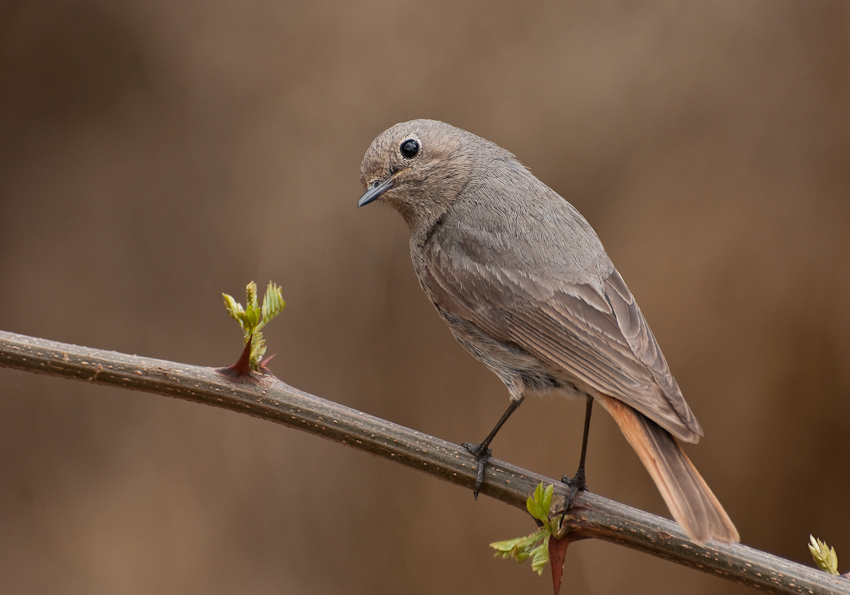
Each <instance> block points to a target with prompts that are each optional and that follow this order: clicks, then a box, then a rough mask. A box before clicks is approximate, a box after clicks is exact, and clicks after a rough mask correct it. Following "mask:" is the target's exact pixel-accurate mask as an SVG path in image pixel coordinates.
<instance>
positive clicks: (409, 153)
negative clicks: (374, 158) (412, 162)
mask: <svg viewBox="0 0 850 595" xmlns="http://www.w3.org/2000/svg"><path fill="white" fill-rule="evenodd" d="M399 149H400V150H401V154H402V155H403V156H404V158H405V159H413V158H414V157H416V156H417V155H418V154H419V141H417V140H416V139H413V138H409V139H407V140H406V141H404V142H403V143H401V147H399Z"/></svg>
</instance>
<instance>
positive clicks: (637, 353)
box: [358, 120, 738, 542]
mask: <svg viewBox="0 0 850 595" xmlns="http://www.w3.org/2000/svg"><path fill="white" fill-rule="evenodd" d="M360 181H361V182H362V183H363V185H364V187H365V188H366V192H365V193H364V194H363V196H362V197H361V198H360V200H359V202H358V206H363V205H366V204H368V203H370V202H373V201H375V200H381V201H384V202H387V203H389V204H390V205H392V206H393V207H394V208H395V209H396V210H397V211H398V212H399V213H400V214H401V216H402V217H403V218H404V220H405V222H406V223H407V225H408V227H409V228H410V254H411V258H412V259H413V268H414V270H415V271H416V276H417V277H418V278H419V283H420V285H421V286H422V289H423V290H424V291H425V294H426V295H427V296H428V298H429V299H430V300H431V302H432V303H433V304H434V307H436V308H437V312H439V313H440V316H442V318H443V320H445V322H446V324H448V326H449V329H451V332H452V334H453V335H454V337H455V339H457V341H458V342H459V343H460V344H461V345H462V346H463V347H464V348H465V349H466V350H467V351H469V352H470V353H471V354H472V355H473V356H474V357H475V358H477V359H478V360H479V361H481V362H482V363H483V364H484V365H486V366H487V367H488V368H490V370H492V371H493V372H494V373H495V374H496V375H497V376H498V377H499V378H500V379H501V380H502V382H504V383H505V386H506V387H507V389H508V392H509V393H510V399H511V401H510V406H509V407H508V409H507V411H506V412H505V414H504V415H503V416H502V418H501V419H500V420H499V422H498V423H497V424H496V427H495V428H494V429H493V431H492V432H491V433H490V434H489V435H488V436H487V437H486V438H485V439H484V441H482V442H481V443H480V444H476V445H466V446H467V448H468V449H469V450H470V451H471V452H472V453H473V454H474V455H475V456H476V457H477V458H478V461H479V470H478V471H479V474H478V480H477V483H476V493H477V489H478V487H480V485H481V482H482V481H483V477H484V467H485V464H486V460H487V458H488V457H489V455H490V450H489V444H490V441H491V440H492V439H493V437H494V436H495V435H496V433H497V432H498V430H499V428H501V426H502V424H504V423H505V421H506V420H507V419H508V417H510V415H511V414H512V413H513V412H514V411H515V410H516V409H517V407H518V406H519V404H520V403H521V402H522V400H523V398H524V397H525V396H526V395H527V394H529V393H540V392H547V393H552V392H554V393H560V394H564V395H567V396H579V397H581V398H586V399H587V410H586V417H585V435H584V440H583V444H582V454H581V462H580V464H579V471H578V472H577V473H576V476H575V477H574V478H573V480H567V479H566V478H565V481H567V482H569V483H570V485H571V493H570V496H569V497H568V498H567V502H566V505H565V510H566V507H569V505H570V503H571V501H572V497H573V496H574V495H575V493H576V491H577V490H578V489H583V488H584V455H585V450H586V448H587V433H588V427H589V422H590V413H591V406H592V404H593V401H594V400H597V401H599V403H600V404H601V405H602V406H603V407H604V408H605V409H606V410H607V411H608V412H609V413H610V414H611V415H612V416H613V417H614V419H615V420H616V422H617V424H618V425H619V427H620V429H621V430H622V432H623V434H624V435H625V437H626V439H627V440H628V442H629V443H630V444H631V446H632V448H634V450H635V451H636V452H637V454H638V456H639V457H640V460H641V462H642V463H643V464H644V466H645V467H646V468H647V470H648V471H649V474H650V475H651V476H652V479H653V480H654V482H655V484H656V486H657V487H658V489H659V491H660V492H661V495H662V497H663V498H664V501H665V502H666V503H667V506H668V507H669V509H670V511H671V513H672V514H673V518H675V519H676V521H677V522H678V523H679V524H680V525H681V526H682V527H683V528H684V530H685V532H686V533H687V534H688V535H689V536H690V537H691V538H692V539H693V540H695V541H698V542H706V541H708V540H709V539H716V540H718V541H724V542H737V541H738V532H737V530H736V529H735V526H734V525H733V524H732V521H731V520H730V519H729V517H728V516H727V514H726V512H725V511H724V510H723V507H722V506H721V505H720V503H719V502H718V501H717V498H716V497H715V496H714V494H713V493H712V492H711V490H710V489H709V487H708V486H707V485H706V483H705V481H704V480H703V479H702V477H701V476H700V475H699V473H698V472H697V470H696V468H695V467H694V466H693V464H692V463H691V461H690V460H689V459H688V457H687V455H686V454H685V453H684V451H683V450H682V448H681V447H680V446H679V443H678V442H677V440H682V441H685V442H693V443H695V442H697V441H698V440H699V438H700V436H702V428H701V427H700V425H699V423H698V422H697V420H696V418H695V417H694V414H693V413H692V412H691V410H690V408H689V407H688V405H687V403H685V400H684V398H683V397H682V392H681V390H680V389H679V386H678V384H677V383H676V381H675V379H674V378H673V376H672V375H671V374H670V370H669V368H668V367H667V361H666V360H665V359H664V355H662V353H661V350H660V348H659V347H658V343H657V342H656V340H655V337H654V336H653V335H652V331H651V330H650V329H649V326H648V325H647V323H646V320H645V319H644V317H643V314H641V311H640V308H638V305H637V303H636V302H635V299H634V297H632V294H631V292H630V291H629V289H628V287H626V284H625V283H624V282H623V278H622V277H621V276H620V273H618V272H617V269H615V268H614V265H613V264H612V262H611V260H610V259H609V258H608V255H607V254H606V252H605V249H604V248H603V247H602V243H601V242H600V241H599V238H598V237H597V235H596V233H595V232H594V231H593V229H592V228H591V227H590V224H589V223H588V222H587V221H586V220H585V219H584V217H582V216H581V214H580V213H579V212H578V211H577V210H576V209H575V208H574V207H573V206H572V205H571V204H570V203H568V202H567V201H566V200H564V199H563V198H562V197H561V196H559V195H558V194H557V193H556V192H554V191H553V190H552V189H550V188H549V187H548V186H546V185H545V184H543V182H541V181H540V180H538V179H537V178H536V177H535V176H534V175H532V173H531V172H530V171H529V170H528V169H527V168H526V167H525V166H523V165H522V164H521V163H520V162H519V161H517V159H516V158H515V157H514V155H512V154H511V153H509V152H508V151H506V150H504V149H502V148H501V147H499V146H497V145H495V144H493V143H491V142H489V141H487V140H485V139H483V138H480V137H478V136H475V135H474V134H471V133H469V132H466V131H465V130H461V129H459V128H455V127H453V126H449V125H448V124H445V123H443V122H437V121H433V120H413V121H410V122H404V123H401V124H396V125H395V126H393V127H392V128H390V129H388V130H386V131H385V132H384V133H382V134H381V135H380V136H378V137H377V138H376V139H375V140H374V141H373V142H372V145H371V146H370V147H369V149H368V150H367V151H366V155H365V157H364V158H363V164H362V165H361V167H360Z"/></svg>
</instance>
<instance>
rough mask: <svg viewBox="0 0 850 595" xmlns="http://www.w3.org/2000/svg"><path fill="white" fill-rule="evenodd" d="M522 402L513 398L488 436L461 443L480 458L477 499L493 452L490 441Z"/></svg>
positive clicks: (474, 493)
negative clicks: (473, 442) (475, 442)
mask: <svg viewBox="0 0 850 595" xmlns="http://www.w3.org/2000/svg"><path fill="white" fill-rule="evenodd" d="M520 403H522V399H518V400H516V401H515V400H513V399H511V404H510V405H509V406H508V409H507V411H505V412H504V413H503V414H502V417H501V419H499V421H498V422H497V423H496V427H495V428H493V429H492V430H491V431H490V433H489V434H487V437H486V438H485V439H484V440H482V441H481V442H479V443H478V444H470V443H469V442H464V443H463V444H461V446H463V447H464V448H465V449H466V450H468V451H469V452H470V453H472V456H474V457H475V458H476V459H477V460H478V471H477V473H476V475H475V491H474V492H473V493H472V495H473V496H475V499H476V500H478V490H480V489H481V484H482V483H484V468H485V467H486V466H487V459H489V458H490V455H491V454H492V451H491V450H490V443H491V442H492V441H493V438H495V437H496V434H497V433H498V432H499V430H500V429H501V428H502V426H503V425H505V422H506V421H508V418H509V417H510V416H511V414H512V413H513V412H514V411H516V410H517V407H519V405H520Z"/></svg>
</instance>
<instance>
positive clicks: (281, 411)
mask: <svg viewBox="0 0 850 595" xmlns="http://www.w3.org/2000/svg"><path fill="white" fill-rule="evenodd" d="M0 367H6V368H15V369H18V370H25V371H28V372H33V373H36V374H49V375H53V376H62V377H65V378H73V379H77V380H87V381H89V382H94V383H97V384H106V385H111V386H118V387H123V388H127V389H131V390H140V391H145V392H150V393H156V394H160V395H164V396H168V397H176V398H179V399H185V400H188V401H194V402H196V403H204V404H207V405H213V406H215V407H222V408H224V409H230V410H232V411H237V412H240V413H247V414H249V415H253V416H255V417H260V418H262V419H265V420H268V421H273V422H276V423H279V424H283V425H285V426H289V427H292V428H297V429H300V430H304V431H306V432H310V433H311V434H317V435H319V436H322V437H324V438H327V439H329V440H333V441H335V442H340V443H342V444H346V445H348V446H351V447H352V448H357V449H359V450H363V451H366V452H369V453H371V454H373V455H376V456H380V457H383V458H385V459H390V460H393V461H396V462H398V463H401V464H402V465H407V466H408V467H413V468H414V469H418V470H420V471H423V472H425V473H428V474H429V475H433V476H434V477H438V478H440V479H443V480H446V481H448V482H450V483H454V484H457V485H459V486H463V487H466V488H468V489H470V490H471V489H472V486H473V484H474V482H475V472H476V462H475V459H474V458H473V457H472V455H470V454H469V452H467V451H466V449H464V448H463V447H461V446H458V445H455V444H452V443H450V442H446V441H445V440H441V439H439V438H435V437H433V436H428V435H427V434H423V433H421V432H417V431H415V430H411V429H409V428H405V427H403V426H399V425H397V424H394V423H392V422H389V421H385V420H382V419H380V418H377V417H373V416H371V415H368V414H366V413H363V412H361V411H357V410H355V409H351V408H349V407H345V406H344V405H339V404H337V403H333V402H331V401H326V400H324V399H320V398H319V397H315V396H313V395H310V394H308V393H305V392H302V391H300V390H298V389H296V388H293V387H291V386H288V385H287V384H285V383H283V382H281V381H280V380H278V379H277V378H275V377H274V376H271V375H265V376H263V375H259V374H252V375H250V376H242V377H234V376H232V374H231V375H229V374H228V373H227V371H226V370H216V369H213V368H205V367H200V366H191V365H186V364H177V363H173V362H168V361H163V360H157V359H151V358H145V357H138V356H134V355H126V354H123V353H116V352H114V351H105V350H100V349H90V348H87V347H78V346H76V345H70V344H67V343H57V342H54V341H47V340H44V339H36V338H33V337H27V336H25V335H18V334H14V333H8V332H5V331H0ZM540 482H544V483H546V484H554V485H555V493H556V494H557V497H558V498H560V499H561V500H563V498H564V496H565V495H566V489H565V486H564V484H562V483H560V482H559V481H556V480H553V479H550V478H548V477H544V476H541V475H537V474H535V473H532V472H530V471H526V470H525V469H520V468H519V467H515V466H513V465H510V464H509V463H505V462H503V461H499V460H497V459H490V460H489V461H488V463H487V472H486V475H485V479H484V484H483V485H482V486H481V493H482V494H485V495H487V496H490V497H492V498H495V499H497V500H501V501H502V502H504V503H506V504H509V505H511V506H514V507H516V508H519V509H520V510H523V511H524V510H525V502H526V499H527V498H528V496H529V495H530V494H531V493H532V492H533V491H534V488H535V487H536V486H537V485H538V484H539V483H540ZM570 517H572V519H571V520H570ZM565 522H566V523H568V524H569V526H570V527H569V531H570V533H572V534H573V535H574V536H575V537H576V538H579V539H584V538H591V537H592V538H596V539H603V540H605V541H611V542H614V543H618V544H621V545H625V546H627V547H630V548H633V549H636V550H640V551H643V552H646V553H649V554H652V555H654V556H658V557H661V558H666V559H667V560H671V561H673V562H677V563H679V564H683V565H685V566H689V567H691V568H697V569H699V570H702V571H703V572H707V573H709V574H714V575H717V576H722V577H724V578H727V579H729V580H732V581H736V582H740V583H743V584H746V585H748V586H751V587H754V588H758V589H762V590H764V591H767V592H773V593H800V594H805V595H815V594H826V593H845V594H850V581H848V580H847V579H843V578H840V577H835V576H832V575H829V574H827V573H825V572H821V571H819V570H815V569H814V568H809V567H807V566H803V565H801V564H797V563H794V562H791V561H789V560H785V559H783V558H779V557H776V556H773V555H771V554H768V553H765V552H761V551H759V550H755V549H752V548H749V547H747V546H744V545H739V544H721V543H709V544H705V545H700V544H696V543H693V542H692V541H689V540H688V538H687V537H686V536H685V534H684V533H683V532H682V531H681V529H679V526H678V525H676V524H675V523H673V522H672V521H669V520H667V519H663V518H661V517H657V516H654V515H651V514H649V513H646V512H642V511H640V510H637V509H634V508H631V507H629V506H626V505H624V504H620V503H618V502H613V501H611V500H608V499H606V498H603V497H601V496H598V495H596V494H592V493H590V492H580V493H579V495H578V496H577V497H576V500H575V502H574V504H573V508H571V509H570V515H569V516H568V517H567V520H566V521H565Z"/></svg>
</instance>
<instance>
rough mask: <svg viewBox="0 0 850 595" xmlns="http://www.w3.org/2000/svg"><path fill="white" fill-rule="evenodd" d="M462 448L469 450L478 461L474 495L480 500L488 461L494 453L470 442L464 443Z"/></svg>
mask: <svg viewBox="0 0 850 595" xmlns="http://www.w3.org/2000/svg"><path fill="white" fill-rule="evenodd" d="M461 446H462V447H464V448H465V449H466V450H468V451H469V452H470V454H471V455H472V456H473V457H475V459H476V460H477V461H478V470H477V472H476V474H475V489H474V491H473V492H472V495H473V496H474V497H475V499H476V500H478V491H479V490H480V489H481V484H483V483H484V468H485V467H486V466H487V459H489V458H490V455H491V454H493V451H492V450H490V449H489V448H487V447H486V446H484V445H483V444H470V443H469V442H464V443H463V444H461Z"/></svg>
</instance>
